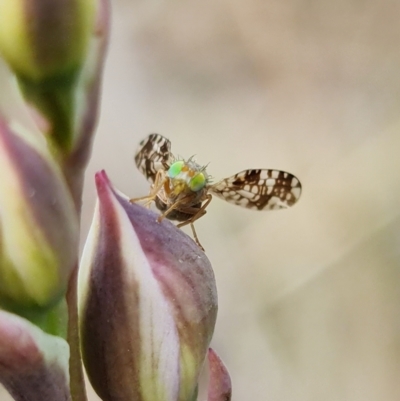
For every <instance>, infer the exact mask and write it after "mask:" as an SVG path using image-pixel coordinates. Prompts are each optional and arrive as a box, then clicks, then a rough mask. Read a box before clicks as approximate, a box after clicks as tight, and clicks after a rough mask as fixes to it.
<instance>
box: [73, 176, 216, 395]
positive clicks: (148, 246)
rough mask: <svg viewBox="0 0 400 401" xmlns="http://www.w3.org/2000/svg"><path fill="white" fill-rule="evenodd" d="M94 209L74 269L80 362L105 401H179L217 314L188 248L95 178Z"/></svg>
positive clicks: (207, 282) (201, 262)
mask: <svg viewBox="0 0 400 401" xmlns="http://www.w3.org/2000/svg"><path fill="white" fill-rule="evenodd" d="M96 185H97V192H98V198H99V201H98V205H97V207H96V211H95V216H94V220H93V223H92V226H91V229H90V233H89V236H88V239H87V242H86V245H85V249H84V252H83V256H82V261H81V266H80V277H79V309H80V330H81V342H82V356H83V360H84V363H85V367H86V371H87V373H88V376H89V379H90V381H91V383H92V385H93V387H94V389H95V390H96V392H97V393H98V395H99V396H100V397H101V398H102V399H104V400H108V401H114V400H131V401H136V400H141V401H187V400H192V399H193V396H194V395H195V393H196V388H197V381H198V375H199V372H200V370H201V368H202V365H203V362H204V359H205V357H206V354H207V350H208V345H209V342H210V340H211V336H212V334H213V330H214V325H215V320H216V314H217V292H216V287H215V279H214V274H213V271H212V268H211V265H210V262H209V261H208V259H207V257H206V256H205V254H204V253H203V252H202V251H201V250H200V248H199V247H198V245H196V244H195V242H194V241H193V240H192V239H191V238H190V237H188V236H187V235H186V234H184V233H183V232H182V231H181V230H179V229H178V228H176V227H175V226H174V225H173V224H172V223H171V222H169V221H166V220H165V221H162V222H161V223H158V222H157V215H156V214H155V213H154V212H152V211H150V210H148V209H145V208H143V207H142V206H139V205H137V204H131V203H130V202H129V199H128V198H126V197H124V196H123V195H121V194H120V193H118V192H117V191H116V190H115V189H113V188H112V186H111V184H110V182H109V181H108V178H107V176H106V175H105V173H104V172H101V173H98V174H97V175H96Z"/></svg>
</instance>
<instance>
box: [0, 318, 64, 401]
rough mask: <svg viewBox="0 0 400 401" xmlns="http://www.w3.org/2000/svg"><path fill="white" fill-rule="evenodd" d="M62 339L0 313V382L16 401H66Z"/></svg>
mask: <svg viewBox="0 0 400 401" xmlns="http://www.w3.org/2000/svg"><path fill="white" fill-rule="evenodd" d="M68 359H69V348H68V344H67V343H66V341H65V340H63V339H61V338H59V337H56V336H52V335H49V334H46V333H44V332H43V331H42V330H40V329H39V328H38V327H36V326H35V325H33V324H32V323H29V322H28V321H27V320H25V319H22V318H20V317H18V316H16V315H13V314H11V313H8V312H5V311H1V310H0V383H1V384H3V385H4V387H5V388H6V389H7V390H8V391H9V392H10V394H11V395H12V396H13V398H14V399H15V400H16V401H23V400H29V401H69V400H70V395H69V374H68Z"/></svg>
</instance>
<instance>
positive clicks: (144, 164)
mask: <svg viewBox="0 0 400 401" xmlns="http://www.w3.org/2000/svg"><path fill="white" fill-rule="evenodd" d="M172 158H173V156H172V154H171V142H170V141H169V140H168V139H167V138H164V137H163V136H162V135H159V134H150V135H149V136H148V137H147V138H145V139H143V141H141V142H140V144H139V147H138V150H137V151H136V154H135V163H136V166H137V168H138V169H139V171H140V172H141V173H142V174H143V175H144V176H145V177H146V178H147V180H148V181H150V182H151V183H154V181H155V178H156V174H157V171H158V170H160V169H164V170H167V169H168V167H169V163H170V160H171V159H172Z"/></svg>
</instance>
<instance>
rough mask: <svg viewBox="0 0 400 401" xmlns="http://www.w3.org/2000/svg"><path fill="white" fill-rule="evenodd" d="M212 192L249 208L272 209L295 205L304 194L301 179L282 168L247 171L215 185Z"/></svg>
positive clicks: (211, 187)
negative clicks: (280, 169)
mask: <svg viewBox="0 0 400 401" xmlns="http://www.w3.org/2000/svg"><path fill="white" fill-rule="evenodd" d="M208 191H209V192H210V193H211V194H213V195H216V196H218V197H219V198H221V199H224V200H226V201H227V202H229V203H233V204H235V205H239V206H243V207H246V208H248V209H257V210H271V209H283V208H287V207H289V206H292V205H293V204H294V203H296V202H297V201H298V199H299V198H300V194H301V184H300V181H299V180H298V179H297V178H296V177H295V176H294V175H292V174H289V173H286V172H284V171H279V170H269V169H262V170H244V171H242V172H240V173H238V174H235V175H234V176H232V177H229V178H225V179H224V180H222V181H220V182H217V183H216V184H214V185H211V186H210V187H209V188H208Z"/></svg>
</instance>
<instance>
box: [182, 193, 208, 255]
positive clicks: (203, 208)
mask: <svg viewBox="0 0 400 401" xmlns="http://www.w3.org/2000/svg"><path fill="white" fill-rule="evenodd" d="M211 199H212V195H210V194H208V195H207V196H206V201H205V202H204V204H203V205H202V206H201V208H200V209H199V210H198V211H197V213H196V214H194V215H193V216H192V217H191V218H190V219H189V220H186V221H184V222H182V223H179V224H178V225H177V227H183V226H186V225H188V224H190V228H191V229H192V233H193V238H194V240H195V242H196V244H197V245H198V246H199V247H200V248H201V250H202V251H204V248H203V246H202V245H201V244H200V241H199V238H198V236H197V233H196V230H195V228H194V224H193V223H194V222H195V221H196V220H198V219H199V218H200V217H203V216H204V215H205V214H206V213H207V210H206V207H207V206H208V205H209V204H210V202H211Z"/></svg>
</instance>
